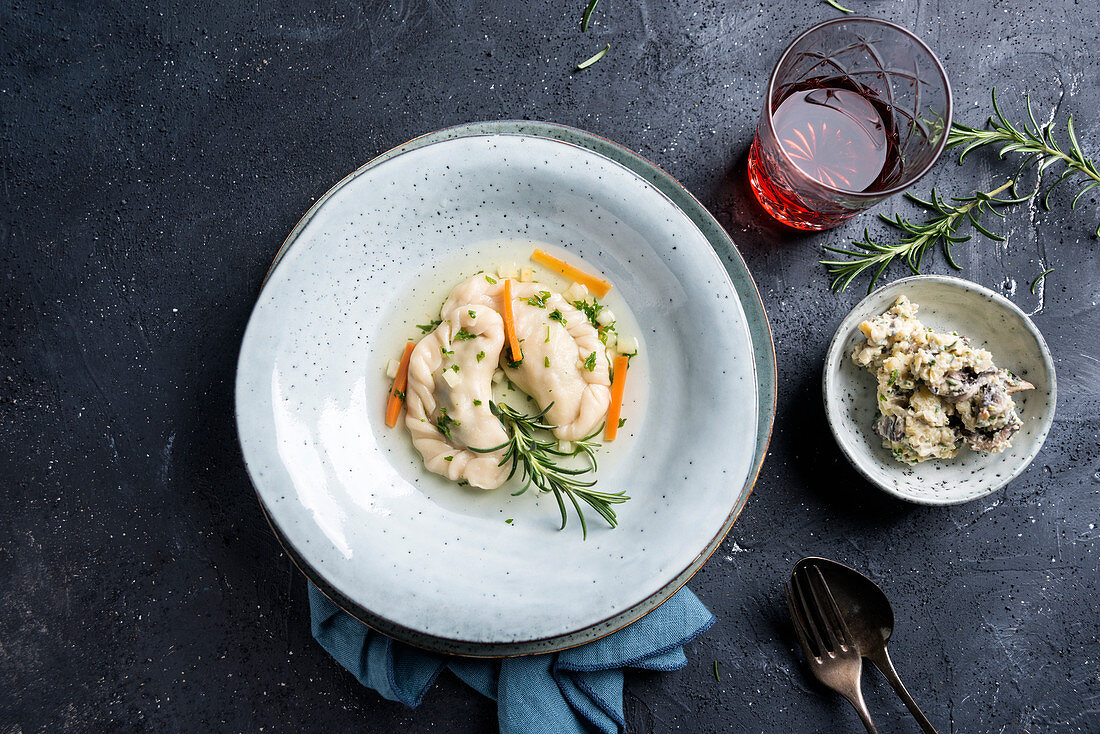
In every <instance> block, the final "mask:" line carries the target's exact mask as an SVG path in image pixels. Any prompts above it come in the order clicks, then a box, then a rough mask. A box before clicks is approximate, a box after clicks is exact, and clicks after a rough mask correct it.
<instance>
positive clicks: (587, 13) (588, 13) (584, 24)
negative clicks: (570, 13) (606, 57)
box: [581, 0, 600, 33]
mask: <svg viewBox="0 0 1100 734" xmlns="http://www.w3.org/2000/svg"><path fill="white" fill-rule="evenodd" d="M599 1H600V0H589V2H588V7H586V8H585V9H584V15H583V16H581V32H582V33H583V32H584V31H587V30H588V24H589V22H591V20H592V11H594V10H595V9H596V3H598V2H599Z"/></svg>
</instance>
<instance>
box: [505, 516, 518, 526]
mask: <svg viewBox="0 0 1100 734" xmlns="http://www.w3.org/2000/svg"><path fill="white" fill-rule="evenodd" d="M504 522H505V524H506V525H511V524H512V523H513V522H515V520H513V519H512V518H508V519H507V520H505V521H504Z"/></svg>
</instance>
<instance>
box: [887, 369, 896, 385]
mask: <svg viewBox="0 0 1100 734" xmlns="http://www.w3.org/2000/svg"><path fill="white" fill-rule="evenodd" d="M897 381H898V371H897V370H890V381H889V382H887V383H886V387H893V386H894V383H895V382H897Z"/></svg>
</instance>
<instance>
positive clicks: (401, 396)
mask: <svg viewBox="0 0 1100 734" xmlns="http://www.w3.org/2000/svg"><path fill="white" fill-rule="evenodd" d="M393 396H394V397H395V398H397V399H398V400H404V399H405V393H403V392H401V391H400V390H394V391H393Z"/></svg>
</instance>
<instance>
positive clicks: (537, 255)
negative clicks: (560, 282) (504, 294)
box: [531, 250, 611, 298]
mask: <svg viewBox="0 0 1100 734" xmlns="http://www.w3.org/2000/svg"><path fill="white" fill-rule="evenodd" d="M531 259H532V260H534V261H535V262H537V263H539V264H541V265H545V266H546V267H548V268H550V269H551V270H553V271H554V272H556V273H560V274H561V275H563V276H565V277H566V278H569V280H572V281H573V282H575V283H580V284H581V285H583V286H584V287H586V288H587V289H588V290H590V291H592V292H593V293H595V294H596V295H597V296H598V297H600V298H603V297H604V296H606V295H607V292H608V291H609V290H611V284H610V283H608V282H607V281H606V280H603V279H602V278H597V277H596V276H595V275H589V274H588V273H586V272H584V271H583V270H581V269H580V268H575V267H573V266H572V265H570V264H569V263H567V262H564V261H562V260H559V259H558V258H556V257H554V256H553V255H551V254H550V253H548V252H543V251H542V250H535V251H534V252H532V253H531Z"/></svg>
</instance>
